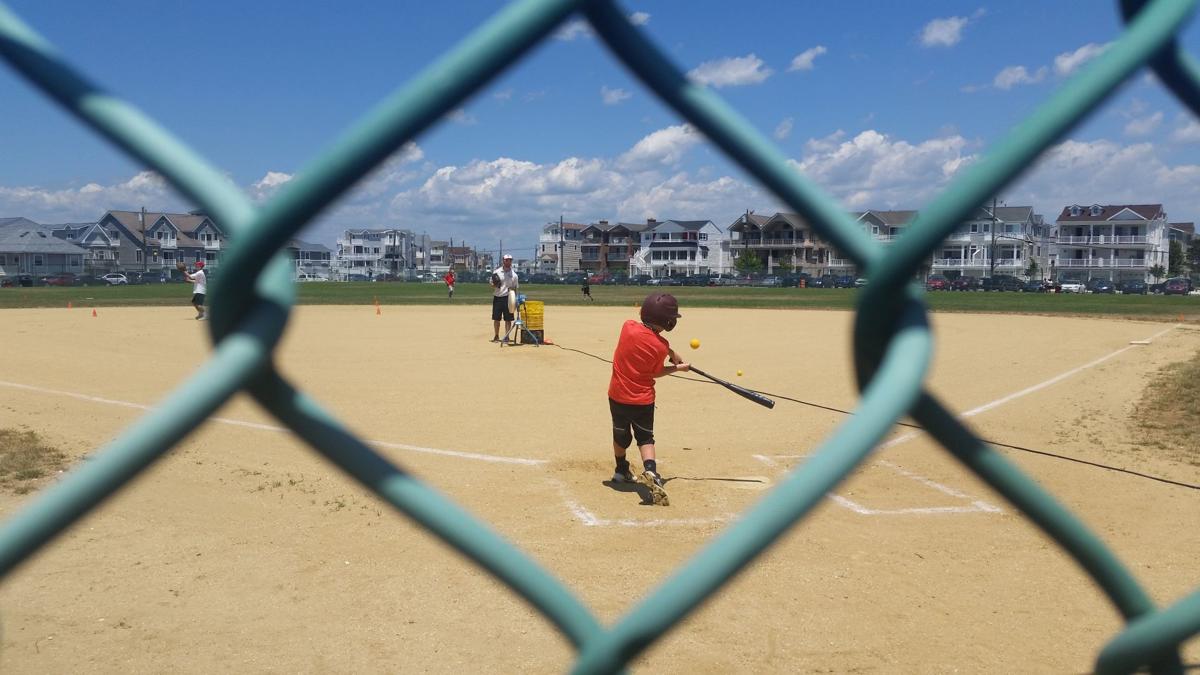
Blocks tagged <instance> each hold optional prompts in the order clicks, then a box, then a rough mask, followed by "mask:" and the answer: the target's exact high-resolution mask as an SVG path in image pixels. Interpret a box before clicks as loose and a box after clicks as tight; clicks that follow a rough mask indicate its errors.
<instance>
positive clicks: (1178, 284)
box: [1163, 277, 1192, 295]
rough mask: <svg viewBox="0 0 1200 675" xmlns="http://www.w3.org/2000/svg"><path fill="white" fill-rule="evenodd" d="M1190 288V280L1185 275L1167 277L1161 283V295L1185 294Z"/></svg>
mask: <svg viewBox="0 0 1200 675" xmlns="http://www.w3.org/2000/svg"><path fill="white" fill-rule="evenodd" d="M1190 290H1192V282H1191V280H1190V279H1187V278H1185V277H1174V278H1172V279H1167V282H1166V283H1165V284H1163V295H1187V294H1188V291H1190Z"/></svg>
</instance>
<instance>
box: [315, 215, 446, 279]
mask: <svg viewBox="0 0 1200 675" xmlns="http://www.w3.org/2000/svg"><path fill="white" fill-rule="evenodd" d="M435 243H436V242H435ZM417 248H418V246H417V239H416V235H414V234H413V233H412V232H411V231H409V230H401V229H395V228H390V229H374V230H373V229H364V230H345V231H343V232H342V236H341V237H338V240H337V253H336V256H335V257H334V261H333V273H334V277H335V278H337V279H339V280H343V281H344V280H359V279H360V278H361V279H374V278H376V277H378V276H385V275H387V276H390V277H391V278H393V279H401V278H404V277H405V275H406V274H407V271H408V270H412V269H416V266H417V258H418V255H417ZM439 262H440V261H439ZM440 267H441V269H440V270H437V269H435V270H434V271H442V272H444V271H445V270H446V267H445V265H444V264H442V265H440ZM430 269H433V267H432V266H430Z"/></svg>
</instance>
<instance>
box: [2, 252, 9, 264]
mask: <svg viewBox="0 0 1200 675" xmlns="http://www.w3.org/2000/svg"><path fill="white" fill-rule="evenodd" d="M7 264H8V263H6V262H4V254H3V253H0V265H7Z"/></svg>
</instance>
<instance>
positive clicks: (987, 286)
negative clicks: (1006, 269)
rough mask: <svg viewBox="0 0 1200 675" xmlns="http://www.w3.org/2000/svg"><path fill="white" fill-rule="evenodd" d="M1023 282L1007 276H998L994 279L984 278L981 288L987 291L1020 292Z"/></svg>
mask: <svg viewBox="0 0 1200 675" xmlns="http://www.w3.org/2000/svg"><path fill="white" fill-rule="evenodd" d="M1022 286H1023V284H1022V283H1021V280H1020V279H1018V278H1016V277H1014V276H1010V275H1007V274H997V275H996V276H994V277H984V278H983V281H981V282H980V287H982V288H983V290H985V291H1020V290H1021V287H1022Z"/></svg>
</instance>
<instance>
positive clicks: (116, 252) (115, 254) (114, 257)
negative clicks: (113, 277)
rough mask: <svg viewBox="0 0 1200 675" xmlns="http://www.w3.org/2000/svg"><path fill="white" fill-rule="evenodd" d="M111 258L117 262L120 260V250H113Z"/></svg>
mask: <svg viewBox="0 0 1200 675" xmlns="http://www.w3.org/2000/svg"><path fill="white" fill-rule="evenodd" d="M113 260H116V261H117V262H120V261H121V252H120V251H113Z"/></svg>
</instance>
